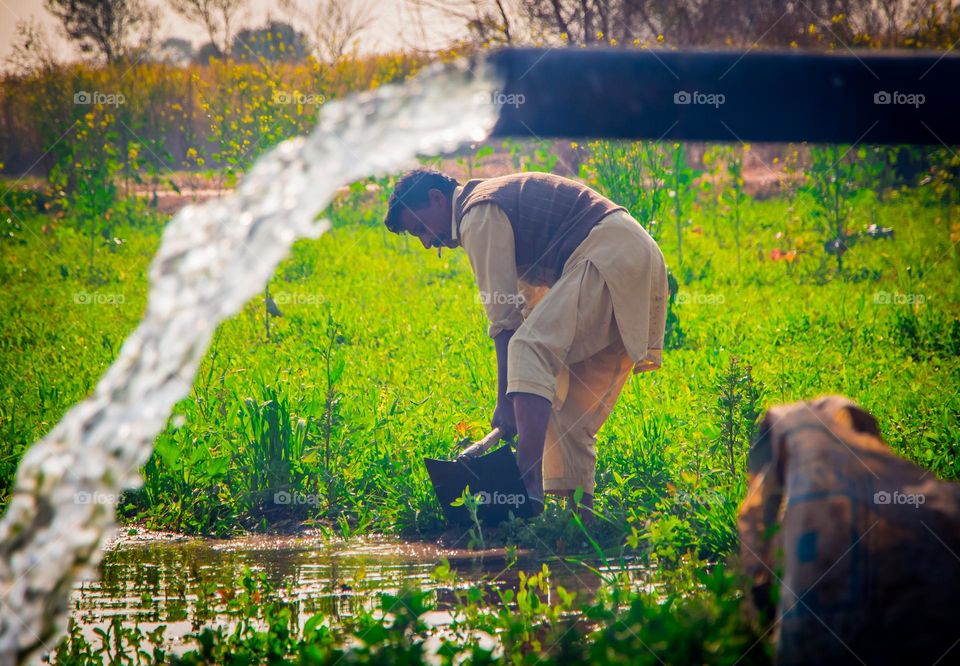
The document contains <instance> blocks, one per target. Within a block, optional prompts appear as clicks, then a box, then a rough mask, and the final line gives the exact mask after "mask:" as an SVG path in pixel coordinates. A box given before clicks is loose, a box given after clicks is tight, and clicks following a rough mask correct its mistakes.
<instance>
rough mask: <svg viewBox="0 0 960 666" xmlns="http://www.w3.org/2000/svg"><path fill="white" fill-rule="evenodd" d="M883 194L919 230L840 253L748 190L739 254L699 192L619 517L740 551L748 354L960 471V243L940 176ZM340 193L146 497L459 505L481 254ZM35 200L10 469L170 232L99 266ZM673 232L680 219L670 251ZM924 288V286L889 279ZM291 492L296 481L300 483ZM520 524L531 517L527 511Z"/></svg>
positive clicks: (247, 318)
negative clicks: (932, 187) (441, 462)
mask: <svg viewBox="0 0 960 666" xmlns="http://www.w3.org/2000/svg"><path fill="white" fill-rule="evenodd" d="M861 205H862V206H863V208H864V211H858V214H860V215H861V218H862V219H867V218H866V216H865V211H866V210H867V208H868V207H869V209H870V210H873V211H874V212H875V218H873V219H874V220H875V221H876V222H877V223H878V224H881V225H884V226H891V227H893V228H894V229H895V230H896V234H897V237H896V239H895V240H893V241H889V240H878V241H872V240H869V241H861V242H860V243H858V244H857V245H855V246H854V247H853V248H852V249H851V250H850V251H849V252H848V253H847V255H846V256H845V257H844V264H845V265H844V273H843V274H841V275H838V274H837V273H836V268H835V262H834V261H833V258H832V257H829V256H828V255H826V254H825V253H824V251H823V248H822V245H821V241H820V238H821V236H820V234H819V232H818V231H816V230H815V229H814V228H813V225H812V223H811V222H810V221H809V220H808V219H807V215H806V212H805V210H806V209H807V208H809V207H810V203H809V202H807V201H805V200H803V199H797V200H794V201H786V200H767V201H747V203H746V205H745V208H744V211H743V222H742V225H743V227H742V230H743V233H742V246H741V248H740V249H741V253H742V270H741V272H739V273H738V271H737V268H736V248H735V247H734V241H733V234H732V233H731V232H730V230H729V229H728V228H727V227H726V226H725V225H724V224H723V223H721V225H720V227H719V238H718V237H715V236H714V233H713V226H712V223H709V222H708V221H707V220H706V219H701V217H705V216H702V215H701V214H700V213H699V212H696V211H695V212H694V214H693V219H692V221H691V222H690V223H689V224H688V225H687V226H686V228H685V230H684V234H685V236H684V266H683V267H682V269H681V268H678V267H675V266H673V267H672V268H673V270H674V272H675V273H676V274H677V276H678V279H679V283H680V284H679V294H678V304H677V305H676V306H675V312H676V314H677V315H678V316H679V319H680V325H681V327H682V329H683V332H684V333H685V342H684V344H683V346H682V347H681V348H680V349H675V350H669V351H667V352H666V354H665V362H664V367H663V368H662V369H661V370H660V371H658V372H656V373H652V374H642V375H637V376H634V377H633V378H632V379H631V380H630V382H629V383H628V385H627V387H626V388H625V390H624V392H623V395H622V397H621V399H620V401H619V403H618V405H617V407H616V409H615V410H614V412H613V415H612V416H611V418H610V420H609V422H608V423H607V425H606V426H605V427H604V429H603V430H602V431H601V433H600V435H599V438H598V455H599V460H598V478H599V491H598V507H599V509H600V511H601V512H602V513H603V515H604V516H605V517H606V518H607V519H608V520H601V521H600V524H599V527H598V533H599V534H600V535H601V536H602V541H603V543H605V544H607V545H610V544H618V543H623V542H624V538H625V537H627V539H626V541H627V543H629V544H632V546H634V547H636V548H639V549H641V550H652V551H654V552H660V555H661V556H663V557H671V556H672V554H675V553H676V552H682V550H683V549H685V548H687V547H696V548H699V549H700V551H701V552H702V553H703V554H706V555H710V556H722V555H724V554H726V553H727V552H729V551H730V549H731V547H732V546H733V545H734V543H735V538H736V537H735V522H734V519H735V512H736V508H737V504H738V502H739V500H740V498H741V497H742V493H743V489H744V481H745V474H744V471H743V465H742V460H743V455H744V454H745V451H746V448H747V446H748V437H749V432H750V426H751V425H752V424H751V423H749V422H748V421H750V420H751V419H748V418H745V417H744V416H743V415H742V413H741V414H740V415H738V416H736V417H735V418H736V419H737V421H738V423H739V424H740V425H741V426H742V427H741V429H740V430H739V432H738V434H737V436H736V437H735V438H734V439H735V440H736V441H734V442H733V443H732V449H733V455H734V462H735V469H736V473H735V474H731V472H730V453H731V443H730V442H726V441H724V438H723V431H724V428H725V427H726V425H727V424H726V421H725V418H726V417H725V416H724V414H723V411H722V408H721V406H720V400H721V388H720V387H721V385H722V384H723V383H724V382H725V381H727V380H728V379H731V377H728V374H729V372H730V363H731V357H735V358H736V363H737V367H736V368H735V369H734V370H735V371H736V373H739V374H740V375H742V374H743V373H745V372H748V371H749V375H750V379H749V382H750V385H751V386H752V387H753V390H754V391H755V392H756V393H757V395H758V398H759V403H758V408H760V409H762V408H765V407H767V406H769V405H771V404H775V403H780V402H790V401H794V400H799V399H804V398H810V397H813V396H816V395H820V394H824V393H842V394H845V395H847V396H849V397H851V398H853V399H854V400H855V401H857V402H859V403H860V404H861V405H863V406H864V407H865V408H866V409H868V410H870V411H871V412H872V413H873V414H874V415H875V416H876V417H877V418H878V420H879V422H880V424H881V427H882V431H883V433H884V435H885V437H886V438H887V440H888V441H889V442H890V444H891V445H892V446H893V447H894V448H895V449H896V450H897V451H899V452H900V453H901V454H902V455H904V456H906V457H908V458H910V459H912V460H915V461H917V462H918V463H920V464H922V465H924V466H927V467H930V468H931V469H933V470H934V471H935V472H936V473H937V474H938V475H940V476H941V477H944V478H951V479H956V478H958V477H960V455H958V453H960V451H958V448H960V434H958V433H960V427H958V425H960V424H958V420H960V396H958V395H957V390H958V388H960V381H958V380H960V376H958V371H960V362H958V358H957V354H958V352H960V327H958V323H957V317H958V303H960V281H958V280H957V277H956V276H957V268H958V256H957V250H956V248H954V247H952V245H951V241H950V236H949V230H948V229H947V228H945V226H944V225H941V224H939V223H938V222H937V221H936V220H937V217H938V215H939V214H940V211H939V209H938V208H936V207H928V206H926V205H925V199H924V197H923V196H922V193H917V192H904V193H901V194H899V196H897V197H894V198H888V199H887V200H885V201H883V202H881V203H874V202H873V201H872V199H869V198H864V199H863V200H862V202H861ZM332 214H333V219H334V222H335V229H334V230H333V231H332V232H330V233H328V234H327V235H325V236H323V237H322V238H320V239H319V240H315V241H304V242H299V243H297V244H296V245H295V246H294V248H293V252H292V254H291V256H290V258H289V259H288V260H287V261H285V262H284V263H283V264H282V265H281V267H280V268H279V269H278V271H277V273H276V275H275V276H274V278H273V279H272V281H271V283H270V294H271V296H272V297H273V298H274V299H275V301H276V302H277V304H278V306H279V307H280V309H281V310H282V312H283V317H271V321H270V336H269V339H268V337H267V331H266V326H265V321H264V319H265V310H264V304H263V300H262V298H258V299H254V301H252V302H251V303H249V304H248V305H247V306H246V307H245V308H244V309H243V311H242V312H241V313H239V314H238V315H237V316H235V317H234V318H232V319H231V320H229V321H227V322H225V323H224V324H223V325H222V326H221V328H220V330H219V332H218V334H217V336H216V338H215V340H214V344H213V346H212V348H211V350H210V352H209V353H208V355H207V358H206V360H205V361H204V363H203V364H202V366H201V370H200V373H199V375H198V378H197V381H196V382H195V386H194V389H193V392H192V394H191V396H190V397H189V398H188V399H187V400H184V401H182V402H181V403H180V404H179V405H178V407H177V409H176V411H175V414H176V418H175V419H172V420H171V424H170V425H169V426H168V428H167V429H166V430H165V431H164V432H163V433H162V434H161V435H160V436H159V437H158V440H157V445H156V446H157V453H156V455H155V456H154V458H153V459H152V460H151V462H150V463H149V464H148V465H147V467H146V469H145V477H146V487H145V489H144V490H143V491H141V492H137V493H133V494H131V495H130V497H129V501H128V502H127V504H126V506H125V507H124V511H125V513H126V515H127V516H128V517H131V518H133V519H137V520H142V521H145V522H146V523H148V524H150V525H153V526H156V527H165V528H172V529H178V530H183V531H188V532H200V533H228V532H230V531H232V530H235V529H238V528H258V527H265V526H268V525H270V524H272V523H275V522H276V521H277V520H281V519H287V518H289V519H296V520H303V519H313V520H317V521H319V522H320V523H322V524H327V525H332V526H337V527H338V528H339V529H340V530H341V531H345V532H352V531H357V530H361V531H362V530H376V531H385V532H400V533H404V534H411V533H431V532H435V531H437V530H439V529H440V528H441V527H442V525H441V521H440V513H439V511H440V510H439V507H438V506H437V504H436V502H435V500H434V498H433V495H432V491H431V488H430V485H429V483H428V480H427V477H426V473H425V470H424V468H423V466H422V463H421V459H422V458H423V457H424V456H447V455H449V454H450V453H451V452H452V451H453V448H454V442H455V441H457V440H458V439H460V437H461V436H462V435H461V432H460V430H462V429H463V428H464V427H466V428H467V429H468V432H469V433H470V434H472V435H473V436H479V435H481V434H483V432H484V429H485V428H486V425H487V422H488V419H489V416H490V414H491V412H492V409H493V406H494V399H495V395H494V386H495V359H494V353H493V348H492V344H491V342H490V340H488V339H487V338H486V336H485V321H484V317H483V312H482V307H481V305H480V304H479V303H478V302H477V300H476V298H475V295H474V290H475V287H474V285H473V277H472V274H471V272H470V269H469V265H468V262H467V261H466V257H465V256H464V255H463V253H462V252H460V251H447V252H444V254H443V256H442V258H439V259H438V258H437V256H436V254H434V253H432V252H425V251H423V250H422V248H420V247H419V245H418V244H417V243H416V242H415V241H413V240H411V239H409V238H401V237H396V236H393V235H391V234H388V233H386V232H385V231H383V230H382V229H381V228H380V227H379V220H380V218H381V214H382V200H381V198H379V197H374V199H373V200H372V201H371V200H370V198H369V197H368V196H366V195H361V194H360V193H359V190H357V191H355V192H354V194H352V195H350V196H349V197H348V198H346V199H345V200H344V201H342V202H340V203H339V204H338V205H336V206H335V207H334V209H333V211H332ZM21 217H22V224H18V225H17V226H18V227H19V228H18V229H17V230H15V231H13V232H12V235H9V236H7V237H6V238H5V239H4V241H3V243H2V245H0V248H2V254H3V262H2V266H0V279H2V286H3V289H4V292H5V294H7V296H6V297H5V298H4V300H3V302H2V306H0V307H2V311H0V315H2V317H3V321H4V325H3V328H2V334H0V349H2V356H0V373H2V374H0V384H2V388H0V418H2V422H0V432H2V433H3V435H2V447H3V448H2V451H0V465H2V467H0V481H2V483H3V486H2V487H3V489H4V494H6V493H8V492H9V488H10V478H11V475H12V473H13V469H14V464H15V463H16V461H17V460H18V459H19V456H20V455H21V454H22V451H23V449H24V447H25V446H27V445H29V444H30V443H31V442H33V441H35V440H36V439H37V438H39V437H40V436H42V435H43V434H44V433H45V432H46V431H48V430H49V429H50V428H51V427H52V426H53V425H54V424H55V423H56V421H57V420H58V419H59V418H60V417H61V416H62V414H63V413H64V411H65V410H66V409H68V408H69V406H71V405H72V404H73V403H75V402H76V401H78V400H79V399H81V398H83V397H84V396H85V395H87V394H89V393H90V391H91V390H92V388H93V387H94V385H95V383H96V381H97V379H98V378H99V376H100V375H101V374H102V373H103V371H104V370H105V368H106V367H107V365H108V364H109V363H110V361H111V360H112V359H113V358H114V357H115V355H116V353H117V351H118V349H119V345H120V344H121V343H122V341H123V339H124V337H125V336H126V335H127V334H128V333H129V332H130V330H132V328H133V327H134V326H135V325H136V323H137V321H138V320H139V317H140V315H141V313H142V311H143V308H144V299H145V294H146V283H145V274H146V269H147V266H148V262H149V260H150V257H151V255H152V253H153V252H154V251H155V249H156V247H157V244H158V240H159V238H158V234H157V231H156V229H155V227H152V226H150V225H145V226H144V227H143V228H138V229H133V228H123V229H122V230H121V231H117V232H115V233H118V234H119V236H120V237H121V238H122V241H123V242H122V243H120V244H117V243H115V242H113V241H110V242H106V241H98V247H97V250H96V257H95V266H96V270H95V272H94V273H93V274H91V272H90V270H89V267H88V262H89V259H88V247H87V243H88V240H87V237H86V236H85V235H84V234H83V233H80V232H76V231H73V230H72V229H71V227H70V225H68V224H65V223H61V224H58V225H56V226H55V228H53V229H52V230H50V229H48V230H47V232H44V230H43V227H44V225H45V224H47V223H49V222H50V220H49V219H48V218H45V217H40V216H32V217H31V216H28V215H21ZM854 228H856V227H854ZM777 232H781V233H783V234H786V236H787V238H788V239H789V241H790V242H791V243H792V244H793V245H794V246H796V247H799V248H800V254H799V258H798V260H797V261H795V262H793V263H792V264H788V263H787V262H785V261H771V260H770V259H769V253H770V250H771V249H773V248H775V247H783V246H785V243H786V241H785V240H783V239H782V238H781V239H780V240H778V239H776V238H775V234H776V233H777ZM673 233H675V232H674V231H673V230H672V229H666V230H664V231H663V232H662V237H661V244H662V246H663V249H664V254H665V256H666V257H667V259H668V263H670V262H671V261H672V260H673V258H674V257H675V256H676V253H675V238H673V236H672V234H673ZM798 241H799V245H797V242H798ZM884 294H887V295H890V294H893V296H884ZM897 294H899V295H900V296H897ZM903 295H914V298H913V299H912V300H918V298H917V297H916V296H920V297H922V298H923V301H924V302H923V303H922V304H919V305H911V304H896V303H894V304H887V303H883V302H882V301H883V300H884V299H886V300H894V301H896V300H904V298H903V297H902V296H903ZM734 379H735V378H734ZM737 409H742V406H740V407H737ZM458 424H461V425H459V429H458ZM277 492H280V493H287V495H286V496H282V497H289V498H293V499H291V500H290V501H289V502H286V503H284V502H279V503H278V502H277V501H276V497H277V496H276V493H277ZM551 515H553V517H554V518H555V519H556V520H555V521H554V522H551V519H548V520H545V521H541V522H540V523H539V524H538V527H537V528H536V531H535V535H536V536H535V537H534V539H535V541H536V542H539V543H540V544H541V545H549V546H550V547H551V548H552V547H555V545H556V544H557V543H562V542H564V541H565V540H566V539H569V538H570V537H571V534H572V535H573V536H575V535H576V529H575V528H571V527H570V525H569V524H568V522H567V519H566V518H565V517H564V515H563V514H560V513H554V514H551ZM571 529H573V532H571V531H570V530H571ZM521 533H527V534H530V533H531V532H530V530H528V529H525V528H524V529H518V530H514V531H513V532H511V531H510V529H509V528H508V529H507V530H506V535H507V538H516V539H518V540H519V539H520V537H519V536H518V534H521ZM631 535H632V536H631ZM535 545H536V544H535Z"/></svg>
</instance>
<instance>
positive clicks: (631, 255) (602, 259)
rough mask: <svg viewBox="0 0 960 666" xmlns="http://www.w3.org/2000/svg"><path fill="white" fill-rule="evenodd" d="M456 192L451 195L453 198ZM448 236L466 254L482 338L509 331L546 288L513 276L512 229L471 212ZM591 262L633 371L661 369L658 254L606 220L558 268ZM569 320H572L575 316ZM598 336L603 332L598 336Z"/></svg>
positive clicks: (615, 216) (496, 215)
mask: <svg viewBox="0 0 960 666" xmlns="http://www.w3.org/2000/svg"><path fill="white" fill-rule="evenodd" d="M459 194H460V188H459V187H458V188H457V189H456V190H455V191H454V197H457V196H459ZM451 234H452V236H453V238H454V239H458V240H459V242H460V245H461V247H463V249H464V250H465V251H466V253H467V256H468V257H469V260H470V266H471V267H472V268H473V273H474V275H475V276H476V280H477V287H478V291H479V293H478V298H479V300H480V301H481V302H482V304H483V306H484V308H485V310H486V313H487V319H488V320H489V322H490V325H489V328H488V334H489V335H490V337H496V336H497V335H498V334H499V333H500V332H501V331H503V330H516V329H518V328H519V327H520V325H521V324H522V323H523V321H524V318H525V316H527V315H529V311H530V308H532V307H533V304H536V303H537V302H538V301H539V300H540V298H541V297H542V296H543V293H544V292H545V291H546V289H547V287H542V286H534V285H531V284H529V283H527V282H525V281H524V280H523V277H524V276H522V275H518V274H517V265H516V254H515V251H514V236H513V227H512V226H511V225H510V220H509V219H507V216H506V214H505V213H504V212H503V210H502V209H501V208H500V207H499V206H497V205H496V204H492V203H485V204H478V205H476V206H474V207H472V208H471V209H470V210H468V211H467V212H466V214H464V216H463V218H462V219H461V220H460V224H459V228H458V225H457V222H456V219H453V220H451ZM580 261H590V262H591V263H592V264H593V265H594V266H596V267H597V269H598V270H599V272H600V274H601V275H602V276H603V279H604V282H605V283H606V285H607V287H608V289H609V290H610V294H611V297H612V301H613V309H614V313H615V321H616V324H617V326H616V328H617V329H619V330H618V332H619V334H620V337H621V339H622V340H623V345H624V348H625V349H626V351H627V353H628V354H629V355H630V357H631V358H632V359H633V360H634V362H636V364H637V367H636V371H638V372H639V371H641V370H652V369H655V368H656V367H659V365H660V362H659V361H660V350H661V349H662V347H663V327H664V323H665V317H666V298H667V280H666V268H665V264H664V260H663V255H662V253H661V252H660V248H659V247H658V246H657V244H656V242H655V241H654V240H653V238H651V237H650V235H649V234H648V233H647V232H646V230H645V229H643V227H641V226H640V225H639V224H638V223H637V222H636V221H635V220H633V218H631V217H630V216H629V215H628V214H627V213H625V212H623V211H618V212H616V213H611V214H610V215H608V216H606V217H605V218H604V219H603V220H601V222H600V223H599V224H598V225H597V226H596V227H594V228H593V229H592V230H591V231H590V234H589V235H588V236H587V238H586V239H584V241H583V242H582V243H581V244H580V246H579V247H578V248H577V250H576V251H575V252H574V253H573V254H572V255H571V256H570V258H569V259H568V260H567V263H566V264H565V266H564V269H565V270H566V269H567V268H569V267H572V266H575V265H576V264H577V263H579V262H580ZM570 316H571V317H572V318H574V319H575V318H576V316H577V313H576V312H571V313H570ZM597 333H598V335H605V334H606V332H601V331H598V332H597Z"/></svg>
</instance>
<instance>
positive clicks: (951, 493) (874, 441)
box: [739, 396, 960, 665]
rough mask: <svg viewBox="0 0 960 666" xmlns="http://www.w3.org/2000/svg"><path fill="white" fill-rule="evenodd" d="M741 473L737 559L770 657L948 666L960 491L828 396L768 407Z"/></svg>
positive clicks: (956, 633) (959, 626)
mask: <svg viewBox="0 0 960 666" xmlns="http://www.w3.org/2000/svg"><path fill="white" fill-rule="evenodd" d="M749 471H750V484H749V489H748V492H747V497H746V499H745V500H744V502H743V505H742V506H741V508H740V514H739V529H740V538H741V553H740V555H741V566H742V567H743V568H744V570H745V572H746V574H747V576H748V577H749V579H750V581H752V589H751V590H749V593H750V594H749V595H748V596H749V598H748V601H749V602H750V603H749V606H750V607H751V609H752V611H753V614H754V616H755V618H757V619H759V620H761V621H767V622H773V624H772V626H771V627H770V630H772V631H774V634H773V635H774V636H775V640H776V646H777V647H776V650H777V662H778V664H781V665H784V664H845V663H852V664H860V663H866V664H874V663H882V664H891V663H892V664H934V663H938V664H956V663H960V622H957V621H956V616H955V615H954V613H955V612H956V611H955V608H956V605H957V603H958V600H960V486H958V485H957V484H954V483H948V482H944V481H940V480H938V479H936V478H935V477H934V475H933V474H932V473H930V472H929V471H927V470H924V469H921V468H920V467H917V466H916V465H914V464H912V463H910V462H908V461H906V460H904V459H902V458H900V457H898V456H897V455H896V454H895V453H894V452H893V451H892V450H891V449H890V447H889V446H887V444H885V443H884V442H883V440H882V439H881V437H880V430H879V428H878V427H877V422H876V420H875V419H874V418H873V416H871V415H870V414H869V413H867V412H866V411H864V410H863V409H861V408H860V407H858V406H857V405H856V404H854V403H853V402H851V401H850V400H848V399H846V398H843V397H838V396H830V397H824V398H820V399H817V400H813V401H808V402H799V403H795V404H792V405H784V406H778V407H774V408H772V409H771V410H770V411H769V412H767V414H766V416H765V418H764V419H763V422H762V425H761V428H760V434H759V435H758V437H757V438H756V439H755V441H754V443H753V446H752V447H751V450H750V456H749ZM774 591H777V595H778V596H772V594H771V593H773V592H774Z"/></svg>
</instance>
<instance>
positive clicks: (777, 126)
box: [490, 48, 960, 145]
mask: <svg viewBox="0 0 960 666" xmlns="http://www.w3.org/2000/svg"><path fill="white" fill-rule="evenodd" d="M490 61H491V62H492V63H493V64H494V65H495V67H496V68H497V69H498V71H499V72H500V74H501V75H502V77H503V80H504V81H505V85H504V88H503V90H502V91H498V93H497V100H496V101H497V102H499V103H500V104H501V107H502V108H501V117H500V121H499V122H498V124H497V126H496V128H495V130H494V136H517V135H520V136H536V137H543V138H556V137H570V138H574V137H599V136H603V137H607V138H623V139H655V140H676V139H682V140H694V141H696V140H701V141H732V142H737V141H778V142H786V141H794V142H799V141H809V142H815V143H820V142H823V143H861V142H862V143H912V144H944V145H955V144H960V56H958V55H956V54H951V53H947V54H936V53H930V52H908V51H898V52H876V51H869V52H868V51H858V52H852V51H846V52H844V53H842V54H832V53H831V54H824V53H805V52H795V51H789V52H757V51H747V52H742V51H720V52H717V51H712V52H711V51H668V50H657V51H653V50H650V49H634V50H629V49H613V48H598V49H573V48H554V49H505V50H501V51H497V52H495V53H493V54H491V56H490Z"/></svg>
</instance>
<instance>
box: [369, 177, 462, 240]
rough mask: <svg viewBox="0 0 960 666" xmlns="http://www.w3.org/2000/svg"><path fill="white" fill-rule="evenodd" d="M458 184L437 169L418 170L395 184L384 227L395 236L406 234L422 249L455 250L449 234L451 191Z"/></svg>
mask: <svg viewBox="0 0 960 666" xmlns="http://www.w3.org/2000/svg"><path fill="white" fill-rule="evenodd" d="M456 186H457V181H456V180H455V179H453V178H450V177H448V176H444V175H443V174H442V173H440V172H439V171H437V170H436V169H427V168H420V169H415V170H413V171H410V172H408V173H407V174H406V175H404V176H403V177H402V178H401V179H400V180H398V181H397V184H396V186H394V188H393V194H391V195H390V202H389V204H388V206H389V207H388V209H387V217H386V219H385V220H384V224H385V225H387V229H389V230H390V231H392V232H393V233H395V234H402V233H403V232H407V233H408V234H411V235H413V236H416V237H417V238H419V239H420V242H421V243H423V247H425V248H428V249H429V248H431V247H457V246H458V245H459V243H458V242H457V241H455V240H453V237H452V235H451V231H450V221H451V219H452V215H453V190H454V188H456Z"/></svg>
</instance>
